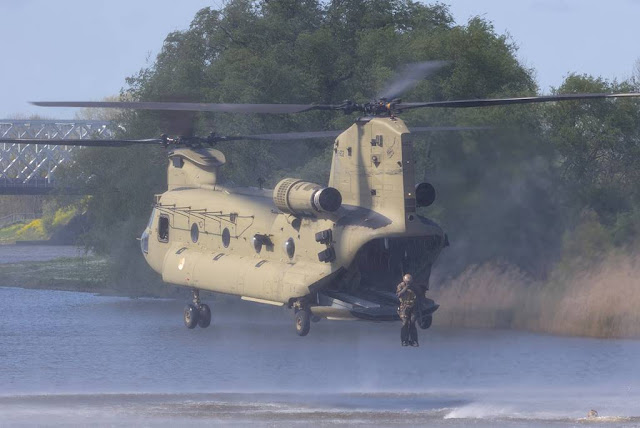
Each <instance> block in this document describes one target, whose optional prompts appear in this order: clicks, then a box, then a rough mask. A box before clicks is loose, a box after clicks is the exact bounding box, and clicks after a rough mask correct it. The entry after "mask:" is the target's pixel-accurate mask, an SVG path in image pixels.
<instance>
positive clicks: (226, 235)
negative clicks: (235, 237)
mask: <svg viewBox="0 0 640 428" xmlns="http://www.w3.org/2000/svg"><path fill="white" fill-rule="evenodd" d="M230 243H231V233H230V232H229V229H227V228H226V227H225V228H224V230H223V231H222V245H224V248H228V247H229V244H230Z"/></svg>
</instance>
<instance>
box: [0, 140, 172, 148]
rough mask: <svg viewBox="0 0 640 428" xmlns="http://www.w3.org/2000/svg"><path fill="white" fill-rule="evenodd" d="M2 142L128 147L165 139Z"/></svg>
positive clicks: (13, 141)
mask: <svg viewBox="0 0 640 428" xmlns="http://www.w3.org/2000/svg"><path fill="white" fill-rule="evenodd" d="M1 143H8V144H38V145H47V146H78V147H126V146H134V145H139V144H141V145H154V146H157V145H161V144H162V143H163V140H161V139H159V138H150V139H146V140H78V139H66V140H57V139H56V140H47V139H34V138H1V139H0V144H1Z"/></svg>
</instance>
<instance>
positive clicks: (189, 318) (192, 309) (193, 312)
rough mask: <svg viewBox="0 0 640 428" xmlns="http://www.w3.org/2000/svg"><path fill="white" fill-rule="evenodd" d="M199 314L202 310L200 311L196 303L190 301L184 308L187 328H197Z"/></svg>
mask: <svg viewBox="0 0 640 428" xmlns="http://www.w3.org/2000/svg"><path fill="white" fill-rule="evenodd" d="M199 315H200V311H198V308H197V307H196V305H193V304H191V303H189V304H188V305H187V306H185V308H184V325H186V326H187V328H196V326H197V325H198V318H199Z"/></svg>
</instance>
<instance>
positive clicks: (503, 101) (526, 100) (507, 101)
mask: <svg viewBox="0 0 640 428" xmlns="http://www.w3.org/2000/svg"><path fill="white" fill-rule="evenodd" d="M636 97H640V93H620V94H562V95H545V96H540V97H519V98H495V99H476V100H453V101H431V102H426V103H398V104H396V105H395V106H394V108H395V109H397V110H409V109H413V108H422V107H450V108H468V107H491V106H504V105H512V104H535V103H548V102H555V101H575V100H595V99H605V98H636Z"/></svg>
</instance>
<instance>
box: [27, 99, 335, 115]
mask: <svg viewBox="0 0 640 428" xmlns="http://www.w3.org/2000/svg"><path fill="white" fill-rule="evenodd" d="M31 104H33V105H36V106H40V107H96V108H115V109H134V110H173V111H204V112H220V113H245V114H251V113H270V114H288V113H302V112H305V111H309V110H335V109H337V107H338V106H333V105H315V104H211V103H181V102H147V101H141V102H134V101H122V102H120V101H36V102H32V103H31Z"/></svg>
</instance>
